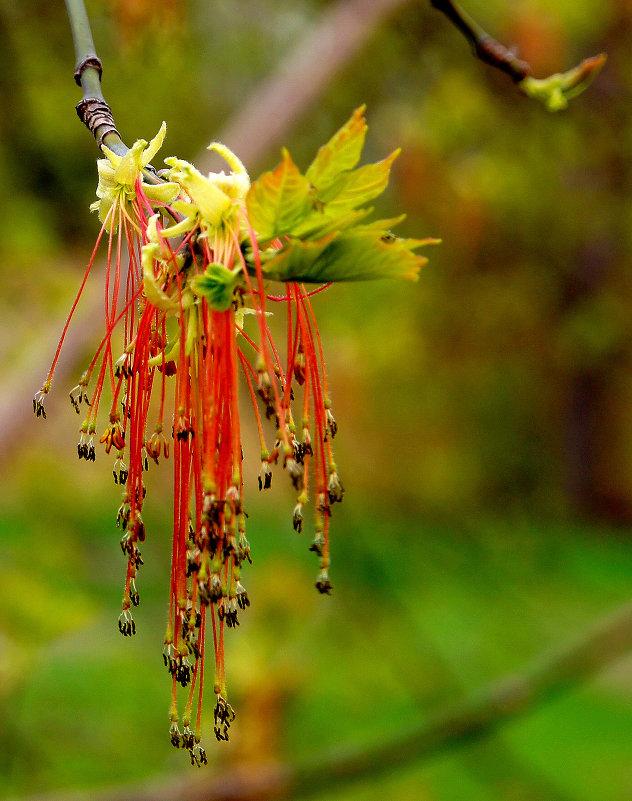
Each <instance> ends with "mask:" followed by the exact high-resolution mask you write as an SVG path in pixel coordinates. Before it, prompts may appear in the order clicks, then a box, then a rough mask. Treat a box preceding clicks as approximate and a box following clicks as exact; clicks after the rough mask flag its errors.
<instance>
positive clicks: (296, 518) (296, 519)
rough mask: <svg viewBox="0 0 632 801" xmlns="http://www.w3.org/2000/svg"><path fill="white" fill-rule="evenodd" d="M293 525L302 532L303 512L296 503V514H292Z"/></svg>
mask: <svg viewBox="0 0 632 801" xmlns="http://www.w3.org/2000/svg"><path fill="white" fill-rule="evenodd" d="M292 527H293V528H294V531H296V532H297V533H298V534H300V533H301V531H302V530H303V512H302V511H301V507H300V505H298V504H297V505H296V507H295V509H294V514H293V515H292Z"/></svg>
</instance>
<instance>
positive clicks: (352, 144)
mask: <svg viewBox="0 0 632 801" xmlns="http://www.w3.org/2000/svg"><path fill="white" fill-rule="evenodd" d="M365 108H366V107H365V106H360V108H357V109H356V110H355V111H354V112H353V114H352V115H351V118H350V119H349V120H348V121H347V122H346V123H345V124H344V125H343V126H342V128H340V130H339V131H337V132H336V133H335V134H334V135H333V136H332V138H331V139H330V140H329V142H327V144H325V145H323V146H322V147H321V148H320V150H319V151H318V153H317V154H316V158H315V159H314V161H313V162H312V163H311V164H310V166H309V167H308V169H307V172H306V173H305V177H306V178H307V180H308V181H309V182H310V184H311V185H312V186H313V187H315V189H316V190H317V192H323V191H325V190H326V189H327V188H328V187H329V186H331V184H332V183H333V182H334V181H335V180H336V178H337V177H338V176H339V175H340V173H342V172H346V171H347V170H352V169H353V168H354V167H355V166H356V164H357V163H358V161H359V160H360V156H361V155H362V149H363V148H364V140H365V138H366V132H367V124H366V120H365V119H364V111H365Z"/></svg>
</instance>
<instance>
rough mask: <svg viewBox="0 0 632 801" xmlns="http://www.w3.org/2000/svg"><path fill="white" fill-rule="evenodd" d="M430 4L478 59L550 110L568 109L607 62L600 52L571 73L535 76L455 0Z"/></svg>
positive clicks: (527, 65)
mask: <svg viewBox="0 0 632 801" xmlns="http://www.w3.org/2000/svg"><path fill="white" fill-rule="evenodd" d="M430 5H431V6H433V8H436V9H437V10H438V11H441V12H442V13H443V14H445V15H446V17H447V18H448V19H449V20H450V22H451V23H452V24H453V25H454V26H455V28H456V29H457V30H458V31H460V32H461V33H462V34H463V36H464V37H465V38H466V39H467V41H468V42H469V43H470V45H471V46H472V50H473V52H474V55H475V56H476V57H477V58H478V59H480V60H481V61H484V62H485V63H486V64H489V65H490V66H492V67H495V68H496V69H499V70H501V72H504V73H506V74H507V75H509V77H510V78H511V79H512V81H514V83H516V84H518V86H519V87H520V89H521V91H522V92H523V93H524V94H526V95H527V96H528V97H533V98H535V99H536V100H540V101H541V102H542V103H544V105H545V106H546V107H547V108H548V110H549V111H560V110H561V109H564V108H566V106H567V105H568V101H569V100H570V99H571V98H573V97H577V95H579V94H581V93H582V92H583V91H584V89H586V87H587V86H589V85H590V84H591V83H592V81H593V80H594V79H595V78H596V77H597V75H598V74H599V73H600V72H601V69H602V68H603V65H604V64H605V63H606V55H605V53H601V54H600V55H598V56H593V57H592V58H587V59H585V60H584V61H582V62H581V64H579V65H578V66H577V67H574V68H573V69H570V70H568V72H565V73H556V74H555V75H549V76H548V78H540V79H538V78H533V77H532V76H531V66H530V65H529V64H528V63H527V62H526V61H523V60H522V59H520V58H518V56H517V55H516V53H514V52H513V50H511V49H509V48H507V47H505V45H503V44H501V43H500V42H499V41H498V40H497V39H494V37H493V36H490V35H489V34H488V33H486V32H485V31H484V30H483V28H481V26H480V25H479V24H478V23H477V22H476V21H475V20H473V19H472V17H470V16H469V15H468V14H467V13H466V12H465V11H464V10H463V9H462V8H461V7H460V6H459V5H458V4H457V3H454V2H453V0H430Z"/></svg>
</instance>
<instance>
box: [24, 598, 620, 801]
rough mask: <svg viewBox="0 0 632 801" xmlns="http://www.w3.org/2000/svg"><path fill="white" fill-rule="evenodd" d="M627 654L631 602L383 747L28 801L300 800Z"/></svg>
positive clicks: (452, 745)
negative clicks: (563, 643) (573, 637)
mask: <svg viewBox="0 0 632 801" xmlns="http://www.w3.org/2000/svg"><path fill="white" fill-rule="evenodd" d="M631 648H632V603H627V604H625V605H624V606H622V607H620V608H619V609H617V610H616V611H615V612H614V613H612V614H610V615H608V616H606V617H604V618H603V619H602V620H600V621H598V622H597V623H596V624H594V625H592V626H590V627H589V628H587V629H586V630H585V631H584V632H582V633H581V634H580V635H579V636H578V637H577V638H576V639H575V640H573V641H572V642H570V643H568V644H566V645H564V646H563V647H560V648H556V649H554V650H553V651H550V652H547V653H544V654H542V655H540V656H539V657H538V658H537V659H536V660H535V661H534V662H532V663H531V664H529V665H527V666H525V668H524V669H523V670H522V671H521V672H520V673H517V674H515V675H510V676H506V677H504V678H502V679H500V680H498V681H495V682H492V683H491V684H489V685H488V686H487V687H485V688H483V690H482V691H481V692H479V693H477V694H476V695H474V696H472V697H471V698H468V699H466V700H465V701H463V702H462V703H460V704H459V705H456V706H455V707H453V708H452V709H447V710H445V711H443V712H440V713H438V714H437V715H435V716H434V717H433V718H431V719H427V718H424V719H423V720H420V721H419V722H418V723H417V724H416V725H414V726H412V727H410V728H409V729H407V730H405V731H401V732H398V733H396V734H395V735H393V736H391V738H390V739H388V740H386V741H385V742H384V741H382V742H380V743H378V744H368V745H362V746H359V745H356V744H353V745H349V746H347V747H344V748H340V747H336V748H334V749H332V750H330V751H326V752H324V753H321V754H319V755H318V756H317V757H316V758H314V759H313V760H310V761H309V762H303V763H299V764H295V765H290V766H283V765H270V764H265V765H259V766H254V767H248V768H243V769H240V770H234V771H232V772H231V773H229V774H225V775H219V776H210V777H209V776H205V775H204V774H201V773H197V774H196V775H195V776H193V777H190V778H176V779H173V780H171V781H159V782H155V783H152V784H151V785H145V786H142V787H126V788H122V789H116V790H109V791H107V790H106V791H102V792H96V793H95V792H86V793H75V794H69V793H64V794H63V796H62V795H47V796H41V797H39V798H37V799H33V798H31V799H30V800H29V801H277V800H279V799H284V798H285V799H296V798H307V797H310V796H313V795H316V794H318V793H321V792H323V791H325V790H326V791H331V790H332V789H333V788H338V787H341V786H343V785H345V784H348V783H351V782H353V781H356V780H358V779H363V780H366V779H369V778H371V779H372V778H376V777H378V776H380V775H382V774H384V773H387V772H392V771H393V769H396V768H398V767H401V766H403V765H406V764H411V763H419V762H423V761H425V760H428V759H430V758H432V757H433V756H435V755H436V754H444V753H446V752H448V751H452V750H454V749H456V748H459V747H460V746H462V745H463V744H465V743H468V742H473V741H475V740H479V739H481V738H483V737H486V736H488V735H490V734H492V733H493V732H495V731H496V730H497V729H499V728H500V727H501V726H503V725H504V724H505V723H506V722H508V721H511V720H514V719H516V718H518V717H520V716H522V715H525V714H527V713H529V712H533V711H535V710H536V709H538V708H540V707H541V706H542V705H544V704H546V703H548V702H549V701H551V700H553V699H554V698H556V697H557V696H559V695H561V694H562V693H564V692H568V691H570V690H572V689H574V688H576V687H577V686H578V685H580V684H581V683H582V682H584V681H586V680H588V679H590V678H592V677H593V676H595V675H596V674H597V673H598V672H599V671H600V670H601V669H603V668H604V667H606V666H608V665H610V664H611V663H613V662H614V661H615V660H617V659H618V658H619V657H621V656H623V655H624V654H625V653H626V652H627V651H629V650H630V649H631Z"/></svg>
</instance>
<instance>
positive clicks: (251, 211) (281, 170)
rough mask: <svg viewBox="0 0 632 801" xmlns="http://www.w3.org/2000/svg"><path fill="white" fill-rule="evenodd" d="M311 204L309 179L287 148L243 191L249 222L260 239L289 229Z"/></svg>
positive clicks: (267, 239) (300, 218) (278, 234)
mask: <svg viewBox="0 0 632 801" xmlns="http://www.w3.org/2000/svg"><path fill="white" fill-rule="evenodd" d="M313 205H314V198H313V193H312V190H311V187H310V185H309V181H308V180H307V179H306V178H305V176H304V175H301V173H300V172H299V170H298V167H297V166H296V165H295V164H294V162H293V161H292V157H291V156H290V154H289V153H288V152H287V150H283V159H282V161H281V163H280V164H279V165H278V166H277V167H276V168H275V169H274V170H272V172H266V173H264V174H263V175H262V176H261V177H260V178H259V179H258V180H257V181H255V182H254V183H253V184H252V186H251V187H250V189H249V191H248V194H247V195H246V207H247V210H248V219H249V221H250V225H251V226H252V227H253V229H254V230H255V231H256V232H257V235H258V237H260V238H261V240H262V241H264V242H269V241H270V240H272V239H275V238H276V237H279V236H284V235H286V234H290V233H292V230H293V229H294V228H295V227H296V226H297V225H298V224H299V223H300V222H302V220H303V219H304V218H305V217H306V216H307V215H308V214H309V213H310V212H311V211H312V209H313Z"/></svg>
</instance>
